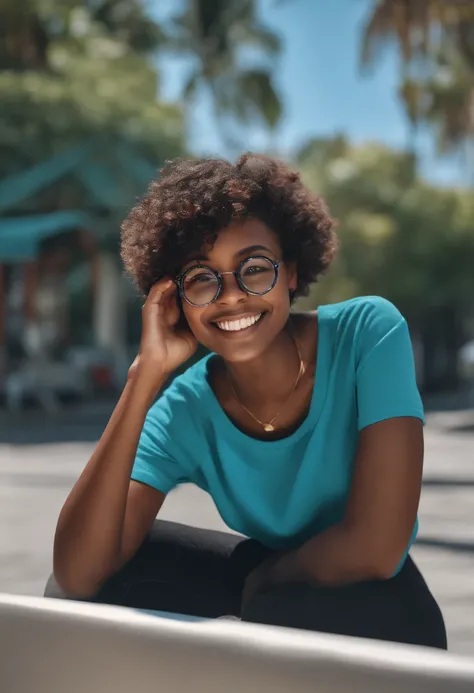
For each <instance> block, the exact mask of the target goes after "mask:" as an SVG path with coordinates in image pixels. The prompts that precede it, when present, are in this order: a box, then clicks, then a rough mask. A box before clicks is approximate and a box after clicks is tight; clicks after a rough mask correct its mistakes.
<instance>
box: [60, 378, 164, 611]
mask: <svg viewBox="0 0 474 693" xmlns="http://www.w3.org/2000/svg"><path fill="white" fill-rule="evenodd" d="M153 396H154V393H153V392H152V391H151V392H150V387H149V386H148V384H147V383H146V382H143V381H142V380H140V378H139V377H138V378H136V379H130V380H129V382H128V383H127V385H126V386H125V389H124V391H123V393H122V396H121V398H120V400H119V402H118V404H117V407H116V408H115V411H114V413H113V414H112V417H111V419H110V421H109V423H108V425H107V428H106V429H105V431H104V433H103V435H102V437H101V439H100V441H99V443H98V445H97V448H96V449H95V451H94V454H93V455H92V457H91V459H90V461H89V463H88V464H87V466H86V467H85V469H84V471H83V472H82V474H81V476H80V477H79V479H78V480H77V482H76V484H75V486H74V488H73V489H72V491H71V493H70V494H69V496H68V498H67V500H66V503H65V504H64V507H63V509H62V510H61V513H60V516H59V521H58V525H57V529H56V535H55V540H54V574H55V577H56V580H57V582H58V584H59V585H60V586H61V587H62V588H63V589H64V590H65V592H67V593H68V594H71V595H72V596H77V597H87V596H90V595H91V594H93V593H94V592H96V591H97V589H98V588H99V586H100V585H101V583H102V582H103V581H104V580H105V579H107V577H109V576H110V575H111V574H112V573H113V572H115V571H116V570H117V569H118V568H119V567H120V566H121V565H123V564H124V563H125V562H126V561H127V560H128V559H129V558H131V557H132V555H133V554H134V553H135V551H136V550H137V549H138V547H139V546H140V544H141V542H142V541H143V539H144V537H145V534H146V532H147V531H148V529H149V528H150V526H151V524H152V522H153V520H154V518H155V517H156V515H157V513H158V511H159V509H160V507H161V505H162V503H163V501H164V498H165V496H164V494H162V493H160V492H159V491H157V490H155V489H153V488H151V487H148V486H144V485H143V484H139V483H136V482H133V481H132V482H130V475H131V472H132V467H133V462H134V459H135V454H136V450H137V445H138V440H139V437H140V433H141V430H142V428H143V423H144V421H145V416H146V413H147V411H148V408H149V406H150V404H151V402H152V400H153Z"/></svg>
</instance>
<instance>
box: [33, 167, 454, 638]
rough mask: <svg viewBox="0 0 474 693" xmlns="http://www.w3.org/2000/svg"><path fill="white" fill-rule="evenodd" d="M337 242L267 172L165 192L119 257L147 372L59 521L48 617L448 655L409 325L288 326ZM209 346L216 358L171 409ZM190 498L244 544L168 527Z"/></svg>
mask: <svg viewBox="0 0 474 693" xmlns="http://www.w3.org/2000/svg"><path fill="white" fill-rule="evenodd" d="M333 227H334V225H333V222H332V220H331V218H330V216H329V214H328V212H327V210H326V208H325V205H324V203H323V201H322V200H321V199H320V198H319V197H317V196H315V195H313V194H312V193H310V192H309V190H307V189H306V188H305V187H304V186H303V184H302V183H301V181H300V179H299V176H298V175H297V174H296V173H294V172H292V171H290V170H289V169H288V168H287V167H286V166H285V165H284V164H282V163H281V162H278V161H275V160H272V159H270V158H266V157H263V156H253V155H245V156H243V157H242V158H241V159H240V160H239V161H238V162H237V164H236V165H235V166H233V165H231V164H229V163H227V162H225V161H220V160H212V161H209V160H202V161H199V160H198V161H178V162H174V163H171V164H170V165H168V166H167V167H166V168H165V169H164V170H163V171H162V172H161V176H160V178H159V179H158V180H157V181H155V182H154V183H152V185H151V187H150V189H149V191H148V194H147V195H146V196H145V197H144V199H143V200H142V201H141V202H140V203H139V204H138V205H137V206H136V207H135V208H134V209H133V210H132V211H131V213H130V215H129V217H128V219H127V220H126V221H125V222H124V224H123V236H122V255H123V259H124V262H125V265H126V268H127V269H128V271H129V272H130V273H131V275H132V276H133V277H134V279H135V280H136V282H137V284H138V286H139V288H140V289H141V290H142V292H143V294H144V295H145V296H146V297H147V298H146V301H145V303H144V306H143V334H142V341H141V345H140V351H139V354H138V356H137V359H136V360H135V362H134V364H133V365H132V366H131V368H130V373H129V378H128V382H127V384H126V386H125V388H124V391H123V393H122V396H121V398H120V400H119V402H118V404H117V407H116V409H115V411H114V413H113V415H112V417H111V419H110V422H109V424H108V426H107V428H106V429H105V432H104V434H103V436H102V438H101V439H100V441H99V443H98V445H97V448H96V450H95V452H94V454H93V455H92V458H91V459H90V461H89V463H88V464H87V466H86V468H85V469H84V471H83V473H82V475H81V476H80V478H79V480H78V481H77V483H76V485H75V486H74V488H73V489H72V491H71V493H70V495H69V497H68V499H67V501H66V503H65V505H64V507H63V509H62V512H61V514H60V517H59V521H58V526H57V532H56V538H55V546H54V576H55V578H52V579H51V581H50V584H49V586H48V588H47V591H46V594H47V595H48V596H72V597H75V598H79V599H93V600H97V601H102V602H107V603H116V604H121V605H129V606H133V607H142V608H149V609H156V610H162V611H171V612H178V613H186V614H192V615H198V616H203V617H211V618H212V617H218V616H223V615H234V616H236V617H240V618H242V620H246V621H253V622H260V623H268V624H277V625H282V626H291V627H296V628H305V629H310V630H317V631H324V632H328V633H339V634H346V635H353V636H360V637H368V638H378V639H382V640H390V641H398V642H405V643H414V644H419V645H428V646H433V647H439V648H446V634H445V628H444V624H443V618H442V615H441V613H440V610H439V608H438V606H437V604H436V602H435V600H434V598H433V596H432V595H431V593H430V591H429V589H428V587H427V586H426V584H425V582H424V580H423V578H422V576H421V575H420V573H419V571H418V569H417V568H416V566H415V564H414V563H413V561H412V559H411V558H410V556H409V554H408V552H409V549H410V547H411V545H412V543H413V542H414V540H415V537H416V533H417V508H418V502H419V496H420V489H421V477H422V467H423V408H422V403H421V400H420V396H419V393H418V390H417V386H416V382H415V370H414V363H413V354H412V348H411V343H410V337H409V333H408V329H407V325H406V322H405V320H404V319H403V317H402V316H401V314H400V313H399V312H398V310H397V309H396V308H395V307H394V306H393V305H392V304H390V303H389V302H388V301H386V300H384V299H382V298H376V297H363V298H357V299H353V300H350V301H346V302H344V303H340V304H336V305H323V306H320V307H319V308H318V310H317V311H316V312H314V313H307V314H297V313H292V312H290V307H291V304H292V301H293V299H294V298H296V297H298V296H301V295H302V294H305V293H306V292H307V289H308V287H309V285H310V283H311V282H314V281H315V280H316V279H317V277H318V275H320V274H321V273H322V272H324V271H325V270H326V269H327V268H328V266H329V264H330V261H331V259H332V257H333V255H334V252H335V249H336V238H335V234H334V228H333ZM198 343H200V344H202V345H204V346H205V347H207V349H208V350H209V351H210V352H211V353H210V355H209V356H206V357H205V358H204V359H202V360H200V361H199V362H198V363H196V364H195V365H193V366H192V367H190V368H188V370H186V371H185V372H184V374H182V375H180V376H179V377H177V378H176V379H175V380H174V381H173V382H172V384H171V386H169V387H168V388H167V389H164V384H165V382H167V381H168V380H169V378H170V376H171V375H172V374H173V373H174V372H175V371H176V369H178V367H180V366H181V365H182V364H183V363H185V362H186V361H187V360H188V359H189V358H190V357H191V356H192V355H193V354H194V352H195V350H196V347H197V344H198ZM163 390H164V391H163ZM158 394H160V395H161V396H160V397H159V398H158V399H157V400H156V401H155V399H156V397H157V395H158ZM185 482H192V483H194V484H196V485H197V486H199V487H200V488H201V489H204V490H205V491H207V492H208V493H209V494H210V495H211V497H212V499H213V500H214V502H215V504H216V506H217V508H218V510H219V512H220V514H221V516H222V518H223V519H224V521H225V522H226V523H227V525H228V526H229V527H231V528H232V529H234V530H236V531H237V532H238V533H239V534H238V535H235V534H230V533H229V534H226V533H221V532H213V531H207V530H202V529H196V528H192V527H186V526H184V525H178V524H172V523H166V522H163V521H160V520H155V518H156V516H157V514H158V513H159V510H160V508H161V505H162V503H163V501H164V499H165V497H166V495H167V494H168V493H169V492H170V491H171V490H172V489H174V488H175V487H176V486H178V485H179V484H181V483H185Z"/></svg>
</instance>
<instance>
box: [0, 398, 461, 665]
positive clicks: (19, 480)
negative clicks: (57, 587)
mask: <svg viewBox="0 0 474 693" xmlns="http://www.w3.org/2000/svg"><path fill="white" fill-rule="evenodd" d="M102 414H103V412H102ZM0 416H1V415H0ZM102 418H103V416H102V415H101V416H100V417H99V416H98V415H96V414H95V413H94V411H93V410H89V411H88V413H87V415H85V416H83V417H82V418H81V417H80V416H77V417H76V419H75V420H73V421H71V420H70V417H69V420H68V421H66V420H57V421H56V426H53V428H54V430H51V423H49V428H48V425H46V420H45V421H43V422H42V421H41V420H39V421H38V417H32V418H30V419H28V417H26V418H24V419H23V420H22V426H21V430H20V431H18V429H14V428H13V427H12V426H13V424H12V422H8V421H7V418H6V417H2V418H1V420H2V422H3V424H5V423H6V426H5V427H3V431H0V592H12V593H18V594H32V595H39V594H41V593H42V589H43V586H44V583H45V581H46V578H47V576H48V574H49V573H50V571H51V553H52V538H53V533H54V528H55V523H56V519H57V516H58V513H59V510H60V508H61V505H62V503H63V501H64V499H65V497H66V495H67V493H68V491H69V489H70V488H71V486H72V485H73V483H74V481H75V479H76V478H77V475H78V474H79V472H80V470H81V469H82V467H83V466H84V464H85V463H86V461H87V459H88V458H89V456H90V454H91V451H92V449H93V447H94V442H93V441H95V440H96V439H97V437H98V436H99V435H100V430H101V428H102V425H103V423H102ZM58 440H59V441H63V442H53V441H58ZM162 515H163V517H165V518H167V519H173V520H177V521H179V522H184V523H190V524H195V525H198V526H202V527H213V528H222V529H225V527H224V525H223V523H222V521H221V520H220V518H219V517H218V515H217V512H216V510H215V508H214V506H213V504H212V502H211V501H210V499H209V498H208V497H207V496H206V494H204V493H202V492H201V491H199V490H198V489H196V488H194V487H192V486H187V487H183V488H182V489H180V490H179V491H177V492H175V493H172V494H171V495H170V496H169V498H168V499H167V501H166V503H165V506H164V508H163V511H162ZM412 554H413V556H414V558H415V560H416V561H417V563H418V565H419V566H420V568H421V570H422V572H423V573H424V575H425V577H426V579H427V582H428V584H429V585H430V587H431V589H432V591H433V593H434V594H435V596H436V598H437V599H438V601H439V603H440V605H441V608H442V610H443V613H444V616H445V620H446V624H447V628H448V636H449V644H450V649H451V651H453V652H458V653H464V654H469V655H471V656H473V657H474V413H472V412H471V413H470V414H464V415H460V414H456V413H451V414H443V415H441V414H440V415H435V414H433V415H430V417H429V421H428V426H427V428H426V462H425V483H424V490H423V495H422V502H421V507H420V538H419V541H418V542H417V544H416V546H415V547H414V550H413V552H412Z"/></svg>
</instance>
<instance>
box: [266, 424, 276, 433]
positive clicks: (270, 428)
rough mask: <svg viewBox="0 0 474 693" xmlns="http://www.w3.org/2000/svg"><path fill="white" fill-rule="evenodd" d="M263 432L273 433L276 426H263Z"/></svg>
mask: <svg viewBox="0 0 474 693" xmlns="http://www.w3.org/2000/svg"><path fill="white" fill-rule="evenodd" d="M263 430H264V431H267V433H271V431H274V430H275V426H272V424H271V423H267V424H263Z"/></svg>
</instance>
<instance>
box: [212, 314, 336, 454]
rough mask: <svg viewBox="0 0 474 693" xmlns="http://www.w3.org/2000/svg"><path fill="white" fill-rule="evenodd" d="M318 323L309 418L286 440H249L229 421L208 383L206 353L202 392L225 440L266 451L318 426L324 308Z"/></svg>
mask: <svg viewBox="0 0 474 693" xmlns="http://www.w3.org/2000/svg"><path fill="white" fill-rule="evenodd" d="M317 323H318V344H317V354H316V369H315V378H314V385H313V392H312V395H311V403H310V407H309V411H308V415H307V417H306V418H305V420H304V421H303V422H302V423H301V425H300V426H299V427H298V428H297V429H296V431H293V433H291V434H290V435H289V436H286V438H281V439H280V440H259V439H257V438H252V437H251V436H249V435H247V434H246V433H244V432H243V431H241V430H240V429H239V428H237V426H235V424H233V423H232V421H231V420H230V419H229V417H228V416H227V414H226V413H225V411H224V410H223V408H222V407H221V405H220V403H219V401H218V399H217V397H216V395H215V394H214V391H213V389H212V387H211V385H210V383H209V378H208V363H209V359H210V358H211V357H212V354H209V355H208V356H207V357H206V358H205V360H204V364H203V365H204V385H205V392H206V393H207V396H208V400H209V405H210V409H211V411H210V414H211V418H212V419H213V420H214V421H215V422H216V424H217V427H218V429H219V430H220V431H222V432H223V437H224V438H232V439H234V440H235V441H236V442H237V444H239V443H241V444H243V445H254V446H261V447H265V448H266V449H267V450H268V449H269V448H272V447H273V448H274V449H275V448H277V447H285V446H287V445H292V444H294V443H295V442H297V441H298V440H299V439H300V438H301V437H302V436H304V435H305V434H306V432H307V431H308V430H309V429H314V428H315V427H316V425H317V424H318V421H319V418H320V415H321V411H322V408H323V404H324V400H325V397H326V389H327V380H328V375H329V363H328V361H329V351H330V349H329V344H330V340H329V336H328V334H327V327H328V325H327V323H328V316H327V315H326V314H325V306H320V307H319V308H318V311H317Z"/></svg>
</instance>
